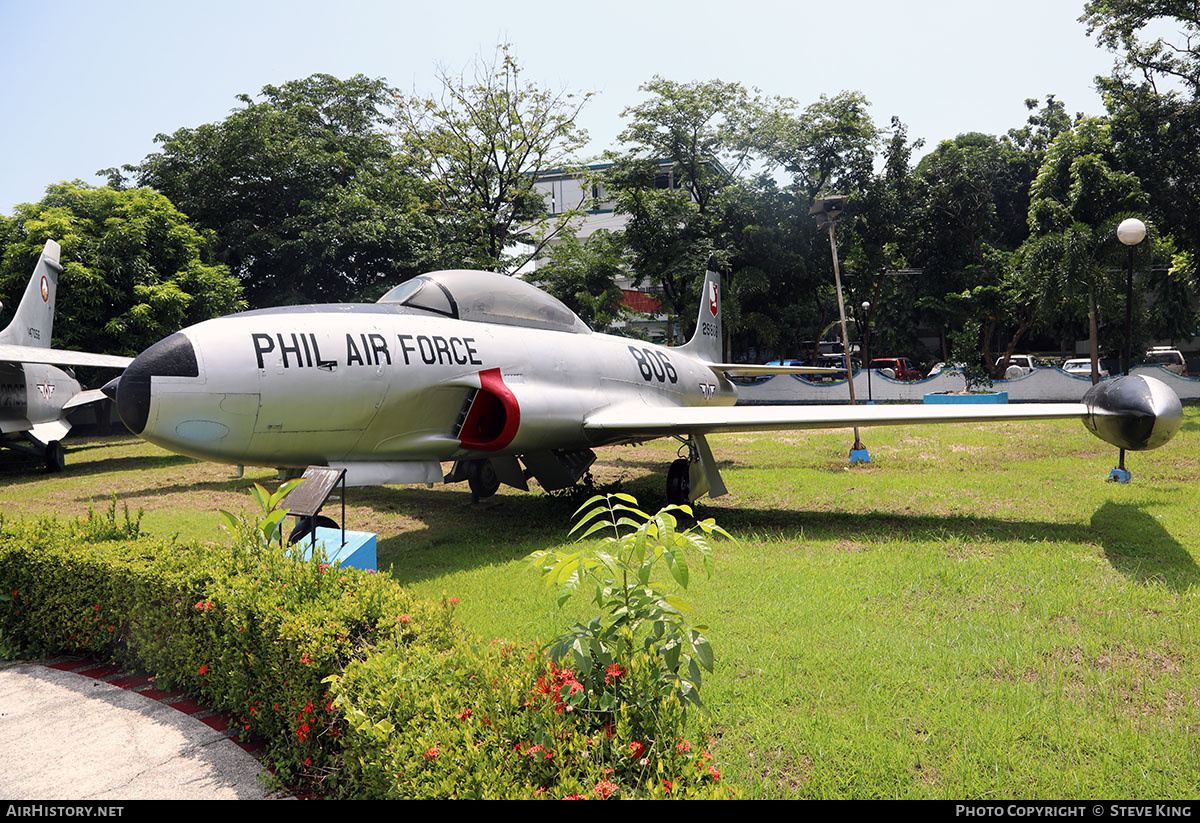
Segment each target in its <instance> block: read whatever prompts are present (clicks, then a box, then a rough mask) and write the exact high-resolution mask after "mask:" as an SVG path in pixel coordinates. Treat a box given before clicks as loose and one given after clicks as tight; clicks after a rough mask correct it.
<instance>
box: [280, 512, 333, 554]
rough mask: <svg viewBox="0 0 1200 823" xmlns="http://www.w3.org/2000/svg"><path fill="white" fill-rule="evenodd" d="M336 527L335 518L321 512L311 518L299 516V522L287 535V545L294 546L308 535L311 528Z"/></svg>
mask: <svg viewBox="0 0 1200 823" xmlns="http://www.w3.org/2000/svg"><path fill="white" fill-rule="evenodd" d="M337 527H338V524H337V521H336V520H334V519H333V518H332V517H326V516H325V515H323V514H318V515H317V516H316V517H312V518H308V517H302V518H300V522H299V523H297V524H296V527H295V528H294V529H292V531H291V534H289V535H288V539H287V542H288V545H289V546H294V545H295V544H297V543H299V542H300V541H301V540H303V539H304V538H306V537H308V535H309V533H310V532H311V531H312V530H313V529H336V528H337Z"/></svg>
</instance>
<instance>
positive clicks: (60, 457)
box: [44, 440, 67, 474]
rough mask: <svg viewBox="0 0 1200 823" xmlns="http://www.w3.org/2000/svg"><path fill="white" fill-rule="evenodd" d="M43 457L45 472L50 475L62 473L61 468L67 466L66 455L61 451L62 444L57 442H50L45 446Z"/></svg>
mask: <svg viewBox="0 0 1200 823" xmlns="http://www.w3.org/2000/svg"><path fill="white" fill-rule="evenodd" d="M44 456H45V458H46V471H48V472H51V473H52V474H53V473H57V472H60V471H62V470H63V467H65V466H66V465H67V456H66V453H65V452H64V451H63V447H62V443H59V442H58V441H57V440H51V441H50V442H49V443H47V444H46V451H45V453H44Z"/></svg>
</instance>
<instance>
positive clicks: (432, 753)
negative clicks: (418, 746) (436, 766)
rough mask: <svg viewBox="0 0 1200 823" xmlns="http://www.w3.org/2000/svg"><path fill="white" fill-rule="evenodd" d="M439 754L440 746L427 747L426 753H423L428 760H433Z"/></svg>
mask: <svg viewBox="0 0 1200 823" xmlns="http://www.w3.org/2000/svg"><path fill="white" fill-rule="evenodd" d="M437 756H438V747H437V746H431V747H430V748H429V749H427V750H426V751H425V754H424V755H423V757H424V758H425V759H426V760H433V759H435V758H436V757H437Z"/></svg>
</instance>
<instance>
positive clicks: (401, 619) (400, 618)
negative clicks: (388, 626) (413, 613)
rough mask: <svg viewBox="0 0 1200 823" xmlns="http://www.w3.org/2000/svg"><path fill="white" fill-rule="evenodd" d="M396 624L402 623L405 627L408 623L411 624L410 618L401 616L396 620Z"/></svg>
mask: <svg viewBox="0 0 1200 823" xmlns="http://www.w3.org/2000/svg"><path fill="white" fill-rule="evenodd" d="M396 622H398V623H403V624H404V625H405V626H407V625H408V624H409V623H411V622H412V618H411V617H409V616H408V615H407V614H402V615H400V616H399V617H397V618H396Z"/></svg>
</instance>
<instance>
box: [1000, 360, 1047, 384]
mask: <svg viewBox="0 0 1200 823" xmlns="http://www.w3.org/2000/svg"><path fill="white" fill-rule="evenodd" d="M1003 362H1004V358H1003V357H997V358H996V365H997V366H999V365H1000V364H1001V363H1003ZM1038 365H1039V364H1038V361H1037V358H1035V357H1034V356H1033V355H1032V354H1014V355H1013V356H1012V357H1010V358H1008V368H1007V369H1005V370H1004V379H1005V380H1012V379H1014V378H1017V377H1024V376H1025V375H1027V374H1032V373H1033V370H1034V369H1036V368H1037V367H1038Z"/></svg>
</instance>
